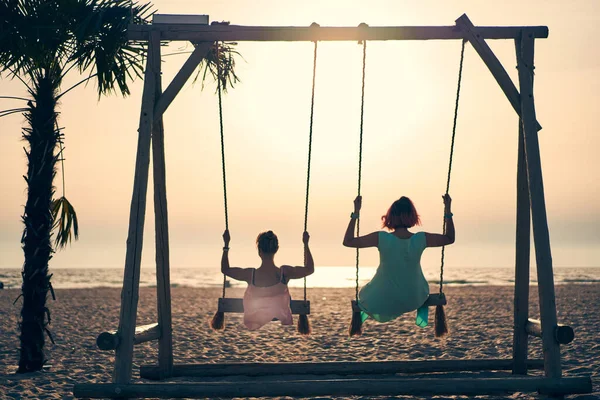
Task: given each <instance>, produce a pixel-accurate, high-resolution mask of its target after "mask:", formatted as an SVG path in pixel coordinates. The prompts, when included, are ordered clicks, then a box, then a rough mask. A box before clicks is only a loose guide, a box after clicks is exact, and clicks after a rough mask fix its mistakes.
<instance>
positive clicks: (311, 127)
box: [304, 41, 317, 301]
mask: <svg viewBox="0 0 600 400" xmlns="http://www.w3.org/2000/svg"><path fill="white" fill-rule="evenodd" d="M316 76H317V42H316V41H315V50H314V57H313V76H312V93H311V97H310V125H309V130H308V167H307V169H306V198H305V203H304V232H306V231H307V229H308V194H309V192H310V162H311V157H312V136H313V116H314V110H315V82H316ZM304 264H305V265H306V253H305V254H304ZM304 301H306V277H304Z"/></svg>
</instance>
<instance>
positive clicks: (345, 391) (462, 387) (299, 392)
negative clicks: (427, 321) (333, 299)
mask: <svg viewBox="0 0 600 400" xmlns="http://www.w3.org/2000/svg"><path fill="white" fill-rule="evenodd" d="M591 391H592V380H591V379H590V377H589V376H588V377H572V378H561V379H551V378H540V377H506V378H435V379H425V378H424V379H407V378H389V379H364V378H362V379H325V380H296V381H281V380H278V381H275V382H273V383H272V384H268V382H265V381H246V382H237V381H236V382H201V383H175V384H173V383H153V384H135V385H132V384H129V385H119V384H110V383H108V384H107V383H104V384H102V383H97V384H77V385H75V387H74V390H73V393H74V395H75V397H77V398H95V399H97V398H149V397H151V398H161V399H165V398H192V399H199V398H215V397H222V398H233V397H283V396H285V397H288V396H289V397H314V396H373V395H379V396H396V395H416V396H419V395H421V396H422V395H465V396H474V395H506V394H508V393H516V392H538V393H541V394H545V395H551V396H562V395H565V394H579V393H590V392H591Z"/></svg>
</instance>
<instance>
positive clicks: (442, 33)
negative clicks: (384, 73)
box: [127, 24, 548, 42]
mask: <svg viewBox="0 0 600 400" xmlns="http://www.w3.org/2000/svg"><path fill="white" fill-rule="evenodd" d="M476 29H477V32H478V34H479V35H480V36H481V37H482V38H484V39H515V38H517V37H519V35H520V34H521V31H522V30H523V29H527V30H528V31H530V32H531V33H532V34H533V35H534V36H535V37H536V38H540V39H541V38H547V37H548V27H546V26H480V27H477V28H476ZM153 31H158V32H160V38H161V40H185V41H192V42H216V41H234V42H241V41H254V42H265V41H266V42H282V41H283V42H288V41H304V42H314V41H359V40H445V39H462V38H463V34H462V33H461V31H460V30H459V29H457V28H456V26H376V27H368V26H365V27H304V26H302V27H298V26H241V25H203V24H198V25H190V24H160V25H129V28H128V32H127V35H128V38H129V40H148V37H149V34H150V32H153Z"/></svg>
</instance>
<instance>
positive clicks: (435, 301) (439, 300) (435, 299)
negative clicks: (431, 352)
mask: <svg viewBox="0 0 600 400" xmlns="http://www.w3.org/2000/svg"><path fill="white" fill-rule="evenodd" d="M446 304H448V302H447V301H446V296H445V295H443V294H439V293H435V294H430V295H429V297H428V298H427V300H425V304H424V305H426V306H428V307H434V306H445V305H446ZM352 311H354V312H360V311H361V309H360V307H359V306H358V304H357V303H356V300H352Z"/></svg>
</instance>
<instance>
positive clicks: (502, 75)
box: [456, 14, 542, 131]
mask: <svg viewBox="0 0 600 400" xmlns="http://www.w3.org/2000/svg"><path fill="white" fill-rule="evenodd" d="M456 26H458V28H459V29H460V30H461V32H462V34H463V35H464V38H465V39H466V40H468V41H469V43H471V45H472V46H473V48H474V49H475V51H477V54H479V56H480V57H481V59H482V60H483V62H484V63H485V65H486V66H487V67H488V69H489V70H490V72H491V73H492V75H493V76H494V78H495V79H496V82H498V85H500V88H501V89H502V91H503V92H504V94H505V95H506V97H507V98H508V101H510V104H511V105H512V106H513V108H514V110H515V112H516V113H517V114H518V115H519V117H520V116H521V98H520V95H519V91H518V90H517V88H516V87H515V84H514V83H513V81H512V80H511V79H510V76H508V73H507V72H506V70H505V69H504V67H503V66H502V64H501V63H500V60H498V57H496V55H495V54H494V52H493V51H492V49H490V46H488V44H487V43H486V42H485V40H484V39H485V37H483V35H482V33H481V31H480V28H477V27H475V26H474V25H473V23H472V22H471V20H470V19H469V17H467V15H466V14H463V15H462V16H460V18H458V19H457V20H456ZM523 31H525V32H527V34H528V35H529V34H531V33H530V32H529V31H528V30H527V28H523ZM517 37H520V35H519V36H517ZM536 124H537V130H538V131H539V130H540V129H542V126H541V125H540V124H539V123H537V122H536Z"/></svg>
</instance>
